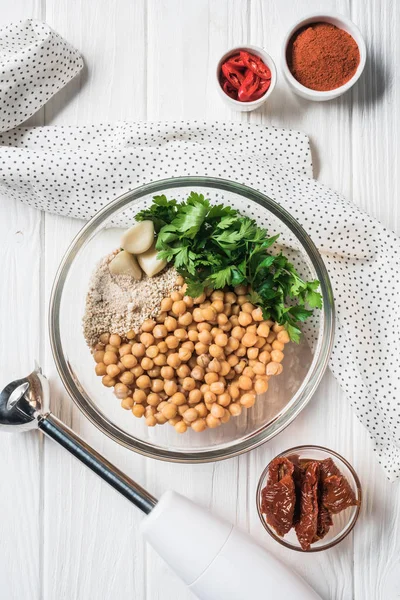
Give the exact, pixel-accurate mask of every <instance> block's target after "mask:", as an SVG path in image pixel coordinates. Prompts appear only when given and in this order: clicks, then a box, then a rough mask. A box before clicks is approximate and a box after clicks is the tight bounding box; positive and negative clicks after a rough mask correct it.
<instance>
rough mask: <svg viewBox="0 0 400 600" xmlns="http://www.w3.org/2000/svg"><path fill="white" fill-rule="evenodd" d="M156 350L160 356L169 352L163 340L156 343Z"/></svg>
mask: <svg viewBox="0 0 400 600" xmlns="http://www.w3.org/2000/svg"><path fill="white" fill-rule="evenodd" d="M157 348H158V350H159V351H160V352H161V354H166V353H167V352H168V350H169V348H168V346H167V343H166V341H165V340H161V342H158V343H157Z"/></svg>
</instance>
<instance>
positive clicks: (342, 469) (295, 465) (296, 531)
mask: <svg viewBox="0 0 400 600" xmlns="http://www.w3.org/2000/svg"><path fill="white" fill-rule="evenodd" d="M360 508H361V484H360V480H359V478H358V476H357V473H356V472H355V470H354V469H353V467H352V466H351V464H350V463H349V462H348V461H347V460H346V459H345V458H343V457H342V456H340V454H338V453H337V452H334V451H333V450H329V449H328V448H323V447H321V446H298V447H297V448H290V449H289V450H285V452H282V453H281V454H279V455H278V456H276V457H275V458H274V459H273V460H272V461H271V462H270V463H269V464H268V465H267V467H266V468H265V469H264V471H263V472H262V474H261V477H260V480H259V483H258V487H257V510H258V515H259V517H260V520H261V523H262V524H263V526H264V528H265V529H266V530H267V531H268V533H269V534H270V535H271V536H272V537H273V538H274V539H275V540H276V541H277V542H279V543H280V544H282V545H283V546H286V548H291V549H292V550H299V551H301V552H319V551H321V550H327V549H328V548H332V546H335V545H336V544H338V543H339V542H341V541H342V540H343V539H344V538H345V537H346V536H347V535H348V534H349V533H350V531H351V530H352V529H353V527H354V525H355V523H356V521H357V519H358V515H359V513H360Z"/></svg>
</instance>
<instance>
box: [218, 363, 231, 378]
mask: <svg viewBox="0 0 400 600" xmlns="http://www.w3.org/2000/svg"><path fill="white" fill-rule="evenodd" d="M214 360H217V359H214ZM220 364H221V370H220V375H221V376H222V377H225V375H228V373H229V372H230V370H231V366H230V364H229V363H228V361H227V360H223V361H222V362H221V363H220Z"/></svg>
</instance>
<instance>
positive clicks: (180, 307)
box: [172, 294, 187, 317]
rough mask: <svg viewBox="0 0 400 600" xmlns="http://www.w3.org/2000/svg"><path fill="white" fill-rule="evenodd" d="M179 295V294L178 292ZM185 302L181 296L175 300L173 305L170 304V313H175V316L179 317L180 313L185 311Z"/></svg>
mask: <svg viewBox="0 0 400 600" xmlns="http://www.w3.org/2000/svg"><path fill="white" fill-rule="evenodd" d="M179 295H180V294H179ZM186 308H187V307H186V304H185V302H184V301H183V300H182V297H181V299H180V300H176V301H175V302H174V303H173V305H172V313H173V314H174V315H176V316H177V317H179V316H180V315H183V314H184V313H185V312H186Z"/></svg>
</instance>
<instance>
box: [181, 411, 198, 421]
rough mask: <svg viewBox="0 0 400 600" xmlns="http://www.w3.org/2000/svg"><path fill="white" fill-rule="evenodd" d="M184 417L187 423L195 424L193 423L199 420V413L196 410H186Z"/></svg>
mask: <svg viewBox="0 0 400 600" xmlns="http://www.w3.org/2000/svg"><path fill="white" fill-rule="evenodd" d="M182 416H183V418H184V419H185V421H188V422H189V423H193V421H196V420H197V419H198V418H199V413H198V412H197V410H196V409H195V408H188V409H187V410H185V412H184V413H183V415H182Z"/></svg>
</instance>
